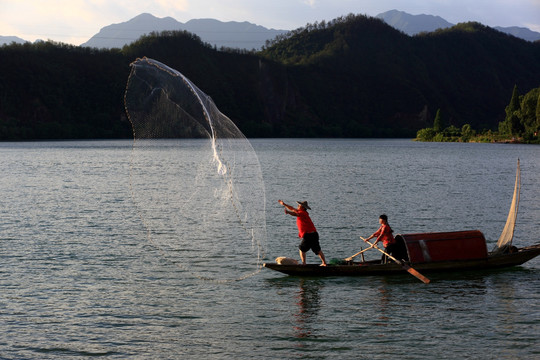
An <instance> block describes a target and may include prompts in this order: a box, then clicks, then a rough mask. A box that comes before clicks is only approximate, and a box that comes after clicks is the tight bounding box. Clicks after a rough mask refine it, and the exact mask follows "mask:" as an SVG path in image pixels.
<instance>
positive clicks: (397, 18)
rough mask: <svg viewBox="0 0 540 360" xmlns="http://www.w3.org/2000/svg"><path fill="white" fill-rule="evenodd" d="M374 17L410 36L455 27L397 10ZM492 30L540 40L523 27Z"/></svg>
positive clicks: (538, 35)
mask: <svg viewBox="0 0 540 360" xmlns="http://www.w3.org/2000/svg"><path fill="white" fill-rule="evenodd" d="M376 17H377V18H379V19H381V20H383V21H384V22H386V23H387V24H388V25H390V26H392V27H393V28H395V29H397V30H400V31H403V32H404V33H405V34H407V35H410V36H413V35H416V34H419V33H421V32H432V31H435V30H437V29H446V28H449V27H452V26H454V25H455V24H452V23H450V22H448V21H446V20H445V19H443V18H442V17H440V16H434V15H425V14H420V15H411V14H408V13H406V12H404V11H399V10H390V11H386V12H384V13H381V14H378V15H377V16H376ZM494 29H496V30H498V31H500V32H503V33H505V34H509V35H512V36H515V37H517V38H520V39H524V40H527V41H538V40H540V33H538V32H536V31H532V30H530V29H527V28H524V27H517V26H511V27H501V26H496V27H494Z"/></svg>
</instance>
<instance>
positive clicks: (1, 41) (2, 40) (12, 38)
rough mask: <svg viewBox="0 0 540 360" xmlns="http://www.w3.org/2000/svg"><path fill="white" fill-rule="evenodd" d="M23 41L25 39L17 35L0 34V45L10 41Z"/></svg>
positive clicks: (17, 42) (19, 42) (18, 42)
mask: <svg viewBox="0 0 540 360" xmlns="http://www.w3.org/2000/svg"><path fill="white" fill-rule="evenodd" d="M25 42H27V41H26V40H24V39H21V38H20V37H17V36H0V46H2V45H5V44H11V43H16V44H24V43H25Z"/></svg>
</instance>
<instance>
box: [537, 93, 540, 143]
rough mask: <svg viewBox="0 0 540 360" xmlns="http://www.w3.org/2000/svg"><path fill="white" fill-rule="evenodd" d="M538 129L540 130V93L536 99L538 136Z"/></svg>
mask: <svg viewBox="0 0 540 360" xmlns="http://www.w3.org/2000/svg"><path fill="white" fill-rule="evenodd" d="M538 131H540V93H539V94H538V100H537V101H536V136H538Z"/></svg>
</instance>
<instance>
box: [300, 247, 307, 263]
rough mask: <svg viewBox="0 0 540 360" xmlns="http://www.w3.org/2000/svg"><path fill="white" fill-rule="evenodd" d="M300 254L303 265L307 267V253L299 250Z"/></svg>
mask: <svg viewBox="0 0 540 360" xmlns="http://www.w3.org/2000/svg"><path fill="white" fill-rule="evenodd" d="M298 251H299V252H300V259H301V260H302V264H303V265H306V253H305V252H303V251H302V250H298Z"/></svg>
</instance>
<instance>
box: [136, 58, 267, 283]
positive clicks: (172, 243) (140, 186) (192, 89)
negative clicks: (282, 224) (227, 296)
mask: <svg viewBox="0 0 540 360" xmlns="http://www.w3.org/2000/svg"><path fill="white" fill-rule="evenodd" d="M125 107H126V113H127V114H128V117H129V119H130V121H131V124H132V127H133V136H134V143H133V151H132V155H131V171H130V188H131V192H132V197H133V200H134V202H135V204H136V206H137V209H138V212H139V214H140V217H141V219H142V221H143V223H144V226H145V228H146V232H147V237H148V240H149V241H150V242H151V243H152V244H153V245H154V246H155V247H156V248H157V249H159V251H160V252H161V254H162V255H163V256H165V257H166V258H167V259H168V260H170V261H172V262H173V263H175V264H176V265H177V266H178V267H179V268H181V269H182V270H185V271H187V272H189V273H190V274H193V275H195V276H197V277H199V278H202V279H209V280H218V281H221V280H223V281H229V280H239V279H243V278H246V277H248V276H250V275H252V274H254V273H256V272H257V271H259V270H260V268H261V263H262V259H263V257H264V253H265V247H266V219H265V202H266V200H265V193H264V183H263V179H262V173H261V167H260V164H259V161H258V158H257V155H256V154H255V151H254V150H253V147H252V146H251V144H250V142H249V141H248V140H247V139H246V137H245V136H244V135H243V134H242V132H241V131H240V130H239V129H238V128H237V127H236V126H235V125H234V123H233V122H232V121H231V120H230V119H229V118H228V117H227V116H225V115H223V114H222V113H221V112H220V111H219V110H218V108H217V107H216V105H215V104H214V102H213V101H212V99H211V98H210V97H209V96H207V95H206V94H205V93H204V92H202V91H201V90H199V89H198V88H197V87H196V86H195V85H194V84H193V83H192V82H191V81H190V80H189V79H187V78H186V77H185V76H184V75H182V74H181V73H180V72H178V71H176V70H174V69H172V68H170V67H168V66H166V65H164V64H162V63H159V62H158V61H155V60H152V59H148V58H142V59H137V60H136V61H135V62H133V63H132V64H131V73H130V75H129V78H128V82H127V87H126V92H125Z"/></svg>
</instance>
